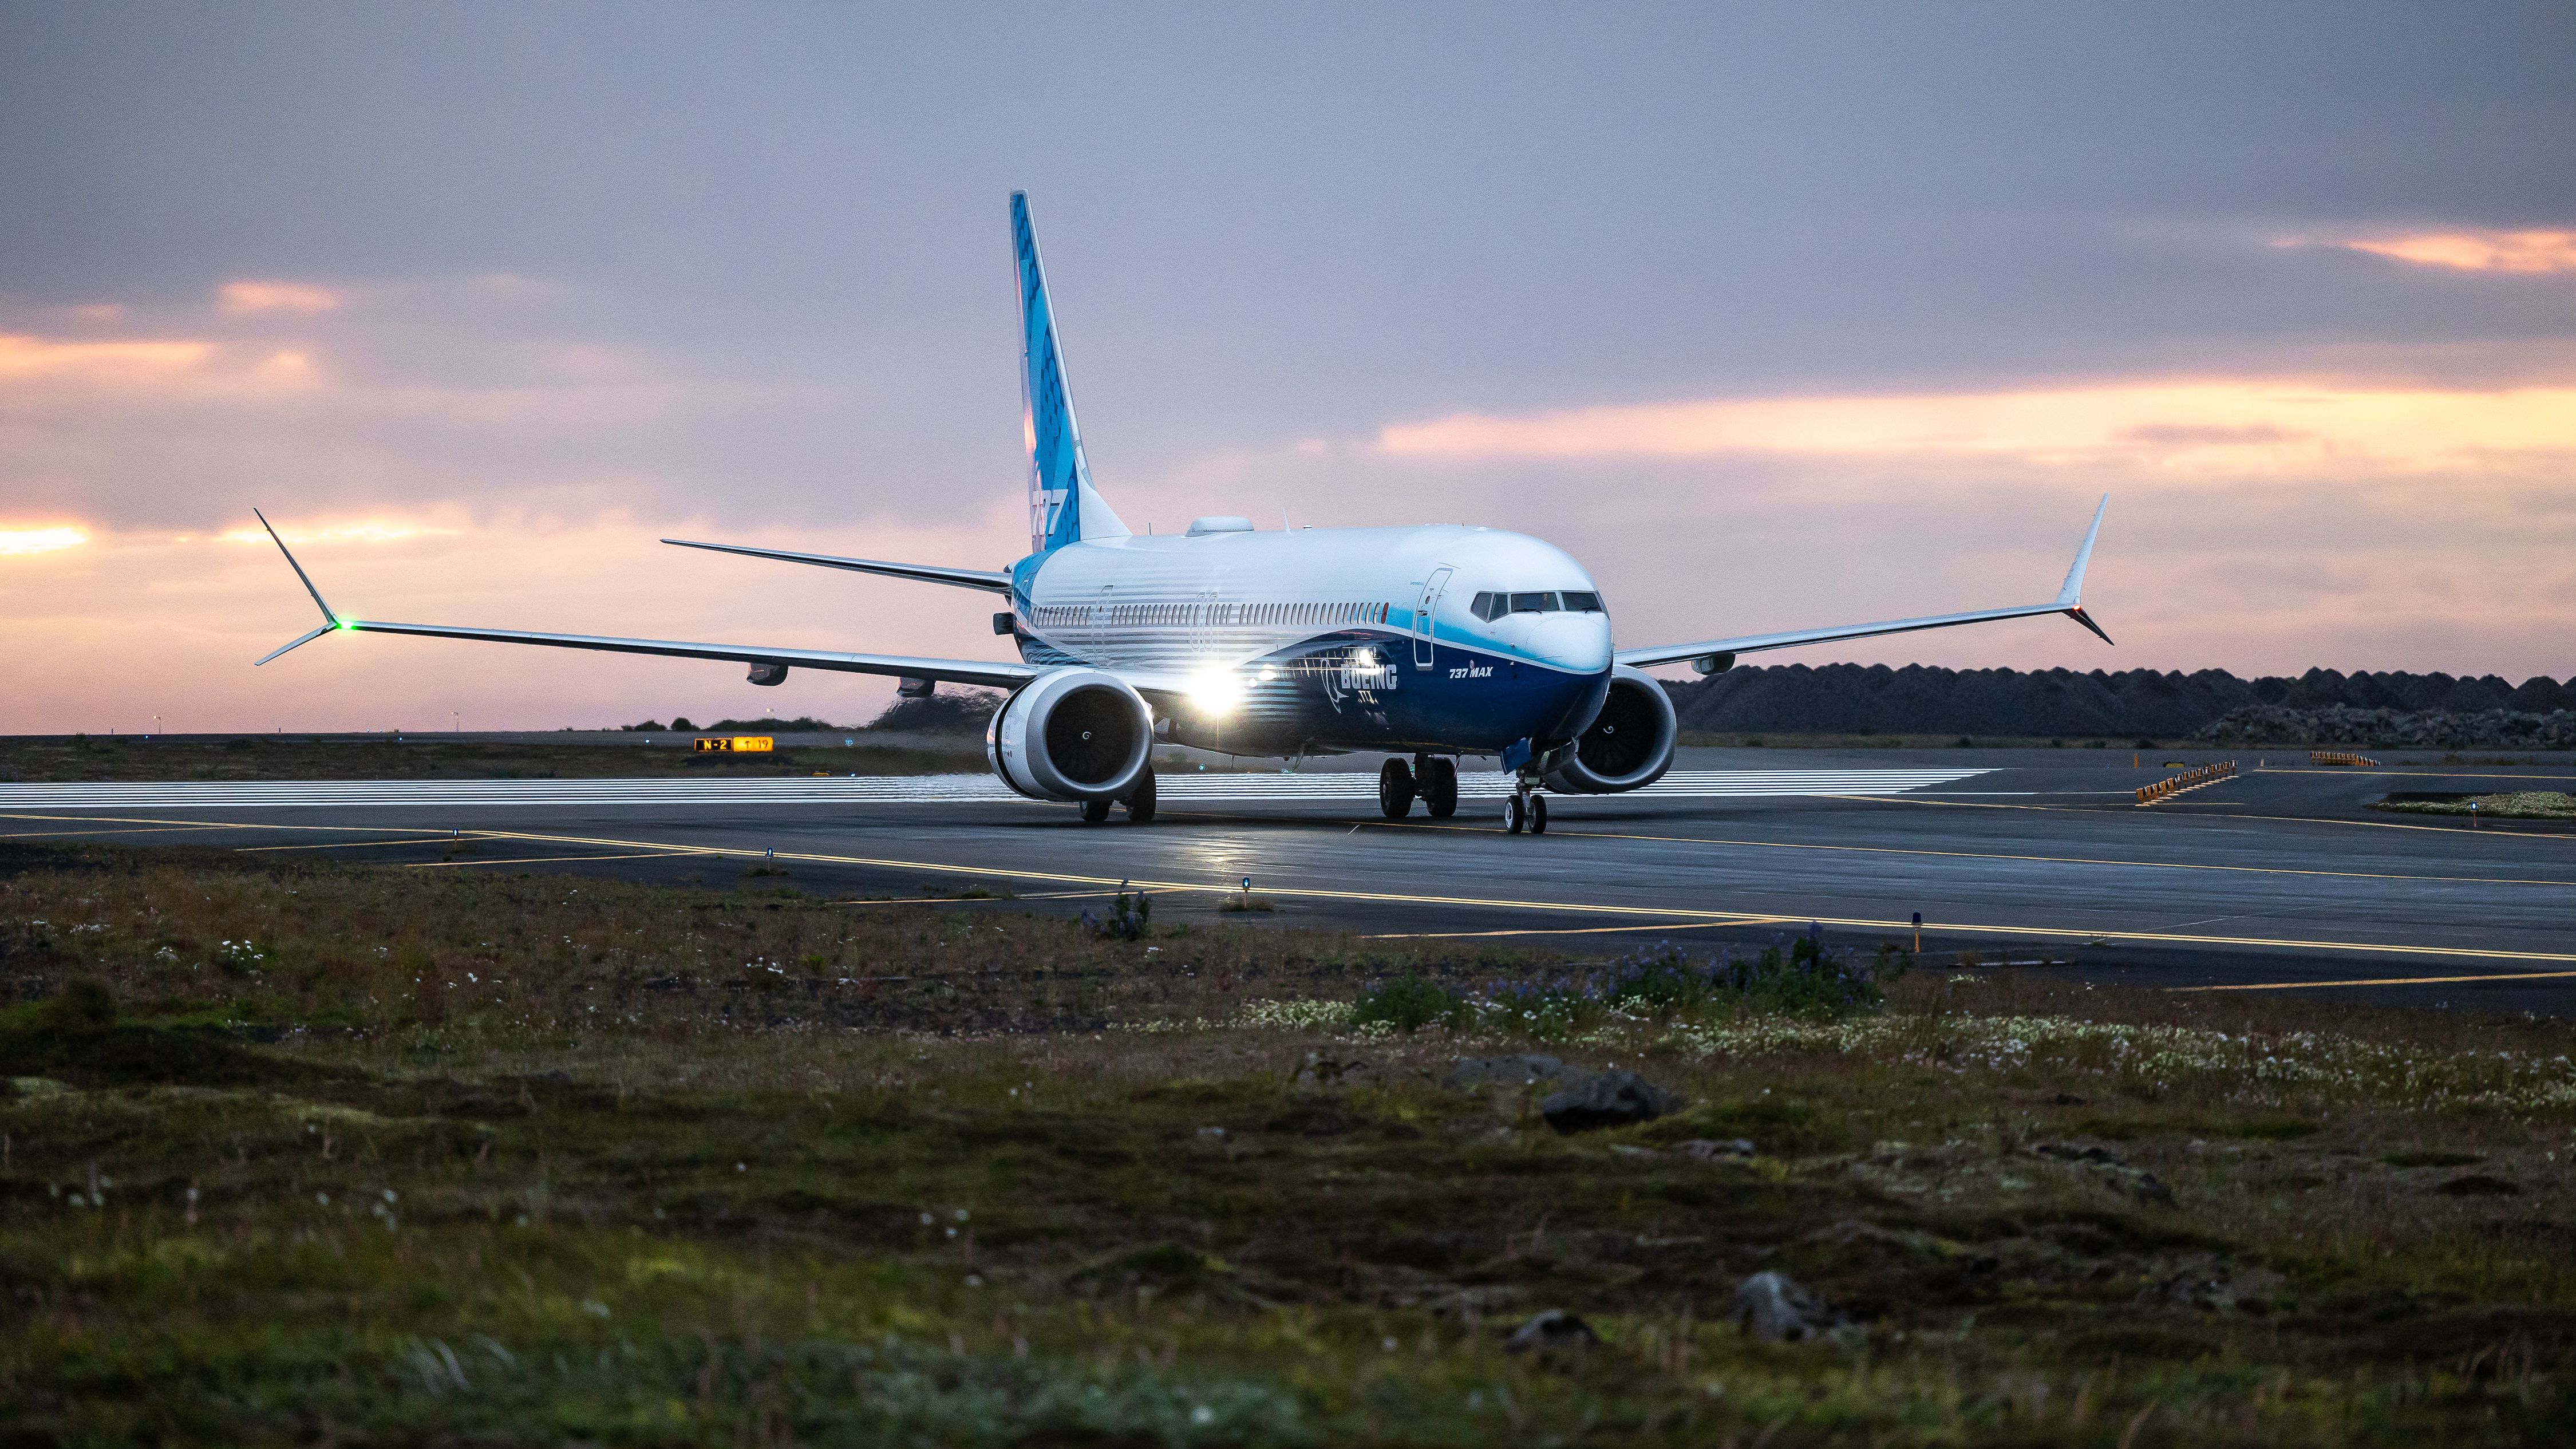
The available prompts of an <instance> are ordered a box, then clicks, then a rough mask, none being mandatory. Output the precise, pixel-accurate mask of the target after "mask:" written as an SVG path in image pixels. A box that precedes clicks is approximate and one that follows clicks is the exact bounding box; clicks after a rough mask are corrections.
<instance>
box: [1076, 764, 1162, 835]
mask: <svg viewBox="0 0 2576 1449" xmlns="http://www.w3.org/2000/svg"><path fill="white" fill-rule="evenodd" d="M1113 804H1123V805H1125V806H1126V807H1127V823H1128V824H1130V825H1151V824H1153V823H1154V772H1153V771H1152V770H1151V769H1148V770H1146V771H1145V773H1144V774H1143V775H1141V776H1139V777H1137V780H1136V788H1135V789H1133V790H1131V791H1129V792H1128V793H1127V798H1126V799H1125V800H1123V801H1111V800H1085V801H1083V802H1082V818H1083V820H1084V821H1085V822H1087V823H1089V824H1092V825H1098V824H1099V823H1101V822H1102V821H1104V820H1107V819H1108V818H1109V807H1110V806H1111V805H1113Z"/></svg>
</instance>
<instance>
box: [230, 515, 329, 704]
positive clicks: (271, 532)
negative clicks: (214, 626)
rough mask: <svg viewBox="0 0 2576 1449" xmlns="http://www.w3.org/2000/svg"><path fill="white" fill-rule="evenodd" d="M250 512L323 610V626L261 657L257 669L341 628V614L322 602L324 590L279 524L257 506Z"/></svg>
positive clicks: (318, 606)
mask: <svg viewBox="0 0 2576 1449" xmlns="http://www.w3.org/2000/svg"><path fill="white" fill-rule="evenodd" d="M250 513H251V517H253V518H256V519H258V520H259V526H260V527H262V528H264V529H267V530H268V541H269V542H271V543H273V544H276V545H277V551H278V552H279V553H282V554H285V555H286V566H287V567H288V568H291V569H293V570H295V577H296V578H297V579H298V580H299V581H301V582H302V583H303V585H304V592H306V593H308V594H311V595H312V596H313V607H315V608H317V609H320V610H321V611H322V627H321V628H319V629H316V630H314V631H313V632H312V633H310V634H307V635H305V636H304V637H302V638H300V639H298V640H296V641H295V642H294V643H292V644H289V645H287V646H286V648H285V649H279V650H276V651H274V652H273V653H271V654H269V655H268V656H267V657H266V658H263V659H261V660H260V661H259V662H258V664H253V665H252V666H251V667H252V668H254V669H256V668H258V667H259V665H260V664H266V663H267V662H268V661H269V660H270V659H275V658H276V657H277V656H278V655H280V654H284V653H286V652H287V650H290V649H297V648H301V647H302V646H304V645H306V644H310V643H312V642H313V641H314V640H316V639H319V638H321V637H322V636H323V635H325V634H328V633H330V632H331V631H332V630H334V629H337V628H339V627H340V616H339V615H337V614H334V613H332V612H331V606H330V605H329V604H326V603H324V602H322V591H321V590H320V589H317V588H315V587H313V579H312V577H311V576H310V575H308V574H306V573H305V572H304V565H302V564H300V563H297V562H296V561H295V555H294V553H293V552H292V551H290V550H289V549H288V548H287V546H286V540H285V539H282V538H279V537H278V536H277V526H276V525H275V524H273V523H270V522H269V521H268V515H267V514H265V513H262V512H260V511H259V510H258V509H256V508H254V509H252V510H251V511H250Z"/></svg>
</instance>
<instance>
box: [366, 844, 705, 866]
mask: <svg viewBox="0 0 2576 1449" xmlns="http://www.w3.org/2000/svg"><path fill="white" fill-rule="evenodd" d="M701 854H704V852H703V851H698V850H694V849H692V850H613V851H606V852H602V853H599V854H595V855H522V856H515V857H512V858H510V859H506V860H415V861H411V862H409V863H407V864H405V865H404V866H403V869H405V870H436V869H438V868H439V867H441V866H449V865H553V864H556V863H558V862H561V861H567V860H655V859H659V858H662V857H665V856H673V855H701Z"/></svg>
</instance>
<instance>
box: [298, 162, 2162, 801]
mask: <svg viewBox="0 0 2576 1449" xmlns="http://www.w3.org/2000/svg"><path fill="white" fill-rule="evenodd" d="M1011 241H1012V248H1013V251H1014V253H1015V255H1016V258H1017V262H1018V267H1019V285H1020V320H1021V363H1022V366H1021V373H1020V379H1021V388H1022V397H1021V403H1022V410H1021V432H1022V436H1023V441H1024V444H1025V447H1026V449H1027V454H1028V460H1029V478H1028V490H1029V492H1028V497H1029V552H1028V554H1027V556H1026V557H1024V558H1021V559H1020V560H1019V561H1018V562H1016V563H1014V564H1012V565H1011V566H1010V567H1009V568H1006V569H995V570H984V569H968V568H947V567H941V566H938V565H933V564H914V563H891V562H886V561H882V560H877V559H860V558H839V557H834V556H831V555H827V554H814V553H799V552H796V551H794V550H790V549H776V548H758V547H753V546H751V545H747V544H729V543H703V542H698V541H694V540H689V539H677V538H669V539H664V540H662V542H664V543H667V544H673V545H676V546H678V547H681V548H691V549H702V550H711V551H714V552H717V553H729V554H739V555H742V556H744V557H747V558H757V559H771V560H778V561H783V562H787V563H799V564H812V565H817V566H819V567H823V568H835V569H849V570H853V571H856V572H859V573H867V574H878V575H883V576H887V577H892V578H899V579H910V580H913V581H916V582H920V583H931V584H944V585H948V586H951V587H955V588H962V589H975V590H981V591H983V592H986V593H989V594H993V595H995V596H997V597H998V598H999V599H1001V600H1004V601H1007V603H1008V604H1009V607H1008V608H1007V609H1004V610H1001V611H998V612H996V613H995V614H994V615H993V632H994V633H995V634H996V635H1003V636H1008V637H1009V638H1010V639H1011V640H1012V642H1013V643H1014V644H1015V645H1016V646H1017V647H1018V650H1019V655H1020V658H1019V662H1017V663H1005V662H999V661H987V660H979V659H930V658H916V657H912V656H907V655H896V654H853V653H843V652H839V651H834V650H824V649H798V648H770V647H757V646H745V645H733V644H696V643H687V642H681V641H675V640H662V639H620V638H613V637H602V636H596V635H588V634H546V633H534V632H529V631H526V630H519V629H478V628H465V627H459V626H455V625H447V624H395V623H384V622H379V621H375V620H367V619H352V618H347V617H344V616H342V615H341V614H339V613H337V612H336V611H334V610H333V609H332V607H331V606H330V605H329V604H328V603H326V602H324V601H323V598H322V591H321V590H320V589H318V588H316V587H315V586H314V583H313V580H312V578H311V577H310V576H309V575H307V574H306V573H305V571H304V566H303V565H302V564H300V563H297V562H296V560H295V555H294V554H293V553H292V552H291V551H290V550H288V549H287V547H286V541H285V540H284V539H283V538H280V537H279V536H278V533H277V530H276V529H275V528H274V527H272V526H271V525H270V524H269V521H268V517H267V515H266V514H264V513H259V512H258V510H253V513H254V515H255V516H257V517H258V518H259V522H260V526H261V527H262V528H264V529H267V531H268V534H269V537H270V538H271V539H273V540H275V541H276V543H277V547H278V551H279V552H280V553H283V554H285V555H286V561H287V564H288V566H289V567H291V568H293V569H294V570H295V575H296V578H297V579H298V580H299V581H301V582H302V583H303V585H304V589H305V592H306V593H308V594H310V595H312V597H313V602H314V604H315V606H316V607H318V608H319V609H320V610H321V611H322V620H323V622H322V625H321V627H320V628H317V629H315V630H313V631H312V632H310V633H308V634H305V635H304V636H303V637H301V638H298V639H296V640H295V641H294V642H292V643H290V644H287V645H286V646H285V647H284V648H281V649H278V650H275V651H274V652H272V653H270V654H268V655H267V656H266V657H264V658H262V659H260V660H259V661H258V662H259V663H260V664H267V663H269V662H270V661H271V660H274V659H276V658H278V657H279V656H281V655H284V654H286V653H288V652H289V651H291V650H294V649H297V648H299V647H301V646H303V645H305V644H308V643H311V642H312V641H313V640H315V639H318V638H320V637H322V636H323V635H325V634H329V633H334V632H346V633H366V634H415V635H424V636H427V637H430V638H438V639H478V640H485V641H488V642H493V643H502V644H535V645H545V646H548V647H552V648H560V649H593V650H603V651H606V652H610V653H619V654H654V655H664V656H669V657H674V658H681V659H721V660H729V661H733V662H737V663H741V664H745V665H748V666H749V670H750V672H749V675H748V676H747V677H748V679H749V681H750V682H751V683H753V684H756V685H776V684H779V683H781V682H782V681H784V680H785V679H786V678H787V676H788V673H789V672H790V671H791V670H797V669H815V670H827V671H838V672H843V673H852V674H876V675H892V676H895V677H896V679H897V680H899V681H900V683H899V684H898V686H897V688H898V692H899V693H901V694H903V695H906V696H910V697H915V698H919V697H922V696H926V695H928V694H930V693H931V692H933V691H934V690H936V689H937V687H938V686H939V685H940V684H942V683H951V684H962V685H973V686H983V687H988V688H994V689H1000V690H1005V691H1008V696H1007V698H1006V699H1005V701H1004V702H1003V704H1002V705H1001V706H1000V708H998V709H997V710H995V712H994V714H993V717H992V721H991V723H990V725H989V726H988V727H987V729H986V731H985V741H984V751H985V760H986V763H987V764H988V765H989V766H990V767H991V769H992V771H993V773H994V774H995V775H997V776H999V777H1000V778H1001V780H1002V782H1003V783H1004V784H1005V785H1007V786H1009V787H1010V788H1011V789H1012V790H1013V791H1016V792H1017V793H1019V794H1021V795H1024V796H1026V797H1028V798H1030V799H1032V800H1041V801H1050V802H1055V803H1059V804H1073V805H1079V806H1080V807H1081V810H1082V818H1083V819H1084V820H1086V821H1090V822H1092V823H1095V824H1096V823H1099V822H1101V821H1105V820H1107V819H1108V818H1109V816H1110V811H1111V809H1112V807H1113V806H1123V807H1125V809H1126V812H1127V818H1128V819H1129V820H1130V821H1132V822H1134V823H1136V824H1144V823H1147V822H1149V821H1151V820H1152V819H1153V818H1154V813H1155V789H1154V770H1153V764H1152V758H1151V756H1152V752H1153V749H1154V746H1155V745H1156V743H1157V742H1170V743H1176V744H1183V745H1191V746H1195V747H1198V748H1200V749H1205V750H1212V751H1218V752H1221V753H1226V754H1233V755H1264V756H1275V755H1290V756H1303V755H1318V754H1332V753H1346V752H1353V751H1384V752H1387V753H1388V754H1389V756H1390V758H1389V759H1387V760H1386V761H1385V763H1384V764H1383V765H1382V766H1381V767H1380V770H1379V775H1378V805H1379V808H1380V810H1381V812H1382V813H1383V814H1384V815H1385V816H1386V817H1387V818H1389V819H1402V818H1404V817H1405V816H1407V815H1409V814H1410V813H1411V811H1412V808H1413V805H1414V803H1415V802H1416V801H1417V800H1419V801H1420V802H1421V803H1422V804H1423V806H1424V808H1425V809H1426V811H1427V812H1428V813H1429V814H1430V815H1431V816H1433V817H1434V818H1440V819H1445V818H1448V817H1450V816H1452V815H1454V814H1456V812H1457V809H1458V760H1459V758H1460V757H1461V756H1467V755H1472V756H1478V757H1488V756H1499V757H1500V759H1501V764H1502V768H1503V769H1504V770H1505V771H1507V772H1509V773H1510V774H1511V776H1512V782H1513V788H1512V792H1511V794H1510V795H1509V797H1508V798H1507V799H1506V801H1505V804H1504V811H1503V817H1504V818H1503V825H1504V829H1505V830H1506V831H1508V832H1510V833H1512V834H1520V833H1522V832H1524V831H1527V832H1530V833H1541V832H1544V831H1545V830H1546V829H1547V798H1548V794H1549V793H1551V792H1552V793H1555V794H1558V795H1591V794H1614V793H1619V792H1623V791H1629V790H1637V789H1642V788H1643V787H1645V786H1647V785H1651V784H1653V783H1654V782H1655V781H1656V780H1658V779H1660V778H1662V776H1663V774H1664V772H1665V770H1667V769H1668V768H1670V766H1671V764H1672V758H1673V743H1674V739H1675V737H1676V735H1677V733H1678V725H1677V721H1676V719H1675V716H1674V713H1673V705H1672V701H1671V699H1670V697H1669V696H1667V695H1666V693H1665V691H1664V688H1663V686H1662V685H1661V684H1659V683H1658V682H1657V681H1656V680H1655V679H1654V678H1653V677H1652V676H1651V675H1648V674H1647V673H1646V672H1645V671H1646V670H1648V669H1650V668H1653V667H1655V666H1658V665H1672V664H1682V663H1688V664H1689V665H1691V667H1692V668H1693V669H1694V670H1696V671H1697V672H1698V673H1700V674H1702V675H1708V674H1715V673H1718V672H1719V671H1722V670H1725V669H1727V668H1729V667H1731V666H1733V664H1734V663H1735V661H1736V659H1737V658H1738V657H1739V656H1741V655H1745V654H1751V653H1755V652H1759V651H1763V650H1772V649H1792V648H1797V647H1799V646H1801V645H1810V644H1824V643H1831V642H1834V641H1838V640H1845V639H1866V638H1871V637H1875V636H1877V635H1882V634H1900V633H1907V632H1911V631H1914V630H1918V629H1944V628H1951V627H1954V626H1957V625H1962V624H1981V623H1987V622H1991V621H1994V620H1999V619H2019V618H2027V617H2031V616H2035V615H2042V614H2064V615H2065V616H2067V617H2068V618H2070V619H2073V620H2074V621H2075V622H2076V623H2078V624H2081V625H2083V626H2084V627H2085V628H2087V629H2089V630H2091V631H2092V632H2093V633H2094V634H2095V635H2097V636H2099V637H2100V638H2101V640H2102V642H2104V643H2105V644H2108V643H2110V642H2111V636H2110V635H2108V634H2106V633H2104V632H2103V631H2102V628H2101V626H2100V625H2098V624H2096V623H2095V622H2094V621H2093V619H2092V617H2091V616H2090V615H2088V614H2086V613H2085V611H2084V602H2083V590H2084V570H2085V565H2086V564H2087V563H2088V562H2089V561H2090V560H2091V559H2092V556H2093V541H2094V539H2095V537H2096V536H2097V535H2099V534H2100V533H2101V531H2102V515H2103V513H2104V511H2105V510H2107V509H2108V508H2109V507H2110V498H2109V496H2108V495H2107V494H2106V495H2105V496H2104V497H2103V499H2102V501H2101V503H2100V504H2099V505H2097V506H2096V507H2095V508H2094V510H2093V521H2092V524H2091V526H2089V527H2088V528H2086V529H2085V531H2084V542H2083V544H2082V546H2081V547H2079V548H2078V549H2077V550H2076V552H2075V562H2074V565H2073V566H2072V567H2070V568H2069V569H2068V570H2067V572H2066V582H2065V585H2064V586H2063V587H2062V588H2060V589H2059V590H2058V593H2057V597H2055V598H2054V599H2051V600H2049V601H2048V602H2046V603H2041V604H2025V605H2019V606H2015V607H2010V608H2000V609H1977V610H1971V611H1968V612H1965V613H1954V614H1935V615H1930V616H1927V617H1923V618H1915V619H1893V620H1886V621H1882V622H1879V623H1871V624H1853V625H1845V626H1841V627H1835V628H1825V629H1796V630H1789V631H1786V632H1782V633H1773V634H1753V635H1744V636H1740V637H1735V638H1719V639H1703V640H1698V641H1694V642H1688V643H1681V644H1662V645H1650V646H1647V647H1644V648H1635V649H1621V648H1618V647H1616V646H1615V645H1614V644H1613V643H1612V640H1611V629H1610V615H1609V612H1608V610H1607V609H1606V607H1605V606H1604V603H1603V600H1602V593H1601V589H1600V586H1599V585H1598V584H1597V583H1595V582H1594V580H1593V578H1592V576H1591V575H1590V574H1589V573H1587V572H1585V571H1584V568H1583V566H1582V565H1581V564H1579V563H1577V562H1575V560H1574V558H1573V557H1572V556H1571V555H1569V554H1567V553H1566V552H1565V551H1564V550H1562V549H1559V548H1557V547H1555V546H1554V545H1552V544H1549V543H1546V542H1544V541H1542V540H1539V539H1536V538H1532V537H1529V536H1528V535H1526V534H1520V533H1512V532H1507V531H1504V530H1501V529H1492V528H1479V527H1470V526H1462V525H1456V524H1434V525H1427V526H1422V527H1402V528H1300V529H1295V530H1289V529H1287V528H1285V527H1284V520H1283V527H1282V528H1281V529H1280V530H1279V531H1276V532H1272V531H1267V530H1256V529H1254V527H1253V526H1252V524H1251V522H1250V521H1249V520H1247V519H1244V518H1239V517H1230V516H1211V517H1205V518H1200V519H1196V520H1194V521H1193V522H1192V523H1191V524H1190V526H1189V529H1188V531H1187V532H1186V533H1182V534H1163V535H1154V534H1151V533H1150V532H1149V533H1148V534H1147V536H1145V537H1141V538H1140V537H1138V536H1137V535H1136V534H1135V533H1134V532H1132V531H1131V530H1130V529H1129V528H1128V527H1127V525H1126V524H1124V523H1122V522H1120V521H1119V518H1118V515H1117V514H1116V513H1115V512H1113V511H1112V510H1111V508H1110V506H1109V504H1108V502H1107V501H1106V500H1104V499H1103V498H1102V497H1101V495H1100V493H1099V492H1098V491H1097V490H1096V489H1095V488H1094V487H1093V485H1092V479H1091V465H1090V463H1089V462H1088V460H1087V459H1086V458H1085V457H1084V454H1083V446H1082V430H1081V428H1080V427H1079V426H1078V425H1077V423H1076V422H1075V419H1074V411H1073V393H1072V389H1071V387H1070V385H1069V384H1068V383H1067V381H1066V378H1065V363H1064V352H1063V348H1062V346H1061V345H1060V342H1059V340H1058V335H1057V331H1056V321H1055V309H1054V305H1053V303H1052V301H1051V300H1050V294H1049V292H1048V290H1047V280H1046V269H1045V267H1044V265H1043V264H1042V263H1041V262H1040V260H1039V256H1038V243H1037V233H1036V230H1035V228H1034V227H1033V226H1032V224H1031V222H1030V217H1029V203H1028V195H1027V193H1026V192H1013V193H1012V195H1011ZM1406 756H1410V757H1411V758H1410V760H1409V761H1408V760H1407V759H1406V758H1405V757H1406Z"/></svg>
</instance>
